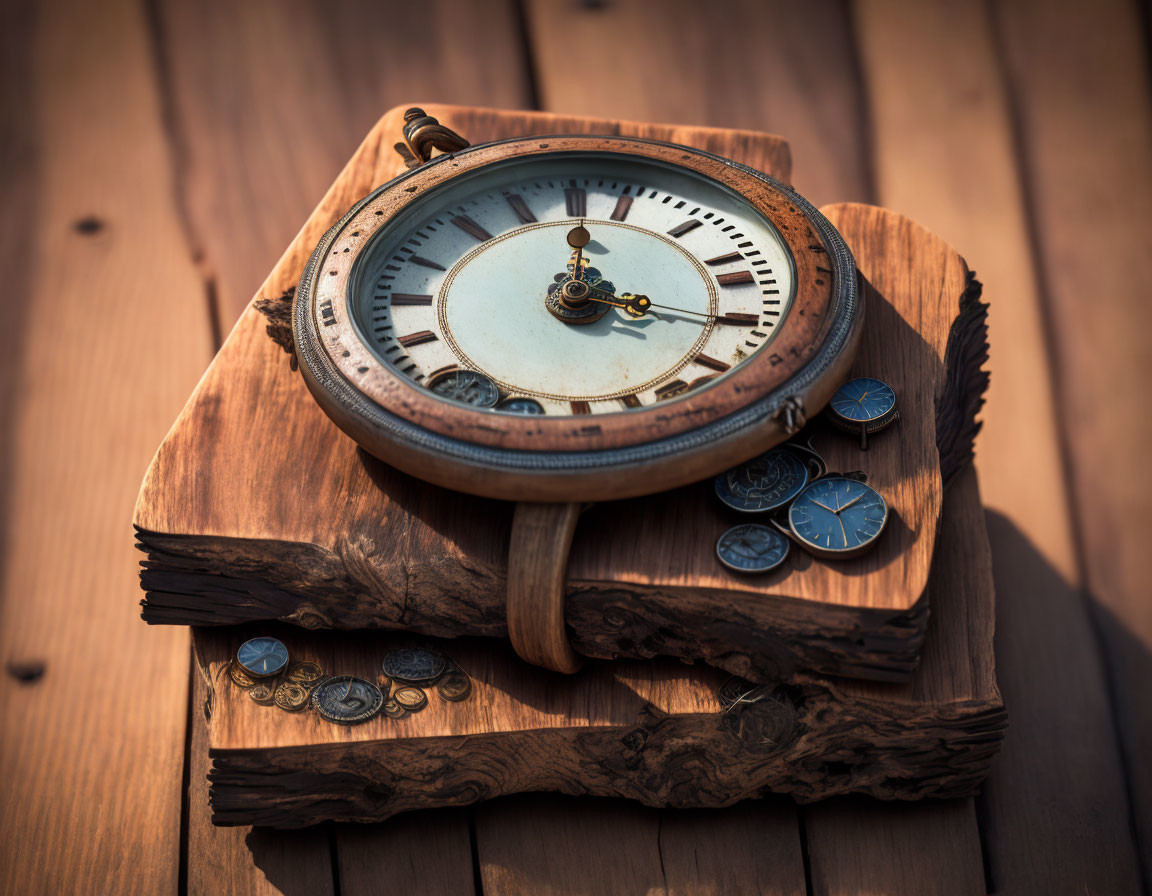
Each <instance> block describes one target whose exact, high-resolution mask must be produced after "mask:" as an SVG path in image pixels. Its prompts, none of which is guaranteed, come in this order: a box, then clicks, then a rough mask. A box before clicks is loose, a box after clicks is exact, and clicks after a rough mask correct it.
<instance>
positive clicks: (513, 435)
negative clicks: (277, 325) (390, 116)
mask: <svg viewBox="0 0 1152 896" xmlns="http://www.w3.org/2000/svg"><path fill="white" fill-rule="evenodd" d="M406 120H407V122H408V124H407V125H406V127H405V129H404V134H405V140H406V145H405V146H404V149H405V152H406V153H407V154H409V155H411V156H413V159H412V162H413V164H414V167H412V169H411V170H409V171H408V172H407V173H405V174H402V175H401V176H399V177H397V178H396V179H394V180H392V181H390V182H389V183H386V184H384V185H383V186H382V187H380V188H378V189H377V190H375V191H374V192H373V193H371V194H370V195H368V196H367V197H365V198H364V199H362V200H361V201H360V202H358V203H357V204H356V205H355V206H354V207H353V208H352V209H351V210H350V211H349V212H348V213H347V214H346V215H345V216H344V217H343V218H342V219H341V220H340V221H339V222H338V223H337V224H336V225H335V226H334V227H333V228H332V229H331V230H329V231H328V233H327V234H325V236H324V238H323V239H322V240H321V241H320V244H319V245H318V246H317V248H316V250H315V252H314V253H313V255H312V257H311V259H310V261H309V263H308V266H307V269H306V270H305V273H304V275H303V277H302V279H301V281H300V286H299V289H298V290H297V294H296V298H295V304H294V312H293V328H294V339H295V343H296V349H297V356H298V358H299V361H300V369H301V371H302V372H303V375H304V377H305V379H306V381H307V383H308V386H309V388H310V389H311V391H312V393H313V395H314V396H315V398H316V400H317V401H318V402H319V404H320V405H321V407H322V408H323V409H324V410H325V412H326V413H327V414H328V415H329V416H330V417H331V418H332V419H333V421H335V423H336V424H337V425H338V426H339V427H340V428H341V429H343V430H344V431H345V432H346V433H348V434H349V435H350V436H351V437H352V438H353V439H355V440H356V441H357V442H358V443H359V444H360V445H361V446H362V447H363V448H364V449H365V450H366V451H368V452H369V453H370V454H372V455H375V456H376V457H379V458H381V459H382V460H384V461H386V462H388V463H389V464H392V465H393V466H396V467H398V468H400V469H402V470H405V471H406V472H409V473H411V474H413V475H416V476H418V477H421V478H423V479H426V480H429V481H431V482H435V483H437V484H439V485H443V486H446V487H448V488H451V489H455V490H459V491H465V492H471V493H474V494H479V495H485V496H489V497H496V498H505V499H511V500H518V501H564V502H568V501H596V500H604V499H611V498H622V497H628V496H632V495H638V494H646V493H651V492H655V491H661V490H664V489H668V488H672V487H675V486H678V485H682V484H685V483H688V482H692V481H696V480H699V479H703V478H706V477H707V476H710V475H714V474H716V473H717V472H719V471H720V470H723V469H726V468H728V467H731V466H733V465H734V464H736V463H739V462H742V461H744V460H747V459H748V458H750V457H753V456H755V455H757V454H760V453H761V452H763V451H765V450H766V449H767V448H769V447H771V446H772V445H774V444H776V443H778V442H780V441H782V440H783V439H785V438H787V437H788V436H789V435H790V434H791V433H792V432H794V431H795V430H796V429H798V428H799V426H800V425H801V424H802V423H803V421H804V419H805V418H806V417H808V416H812V415H814V414H815V413H817V412H818V411H819V410H820V409H821V408H823V407H824V405H825V404H826V402H827V401H828V399H829V397H830V396H831V395H832V393H833V392H834V391H835V389H836V387H837V386H838V385H839V384H840V383H841V382H842V381H843V379H844V376H845V374H846V372H847V369H848V366H849V364H850V363H851V361H852V358H853V355H854V353H855V349H856V343H857V337H858V335H859V330H860V323H861V318H862V308H861V296H860V291H859V289H858V284H857V272H856V267H855V263H854V261H853V259H852V255H851V253H850V252H849V250H848V247H847V246H846V245H845V243H844V240H843V239H842V238H841V237H840V235H839V234H838V233H837V232H836V230H835V229H834V228H833V227H832V225H831V224H829V222H828V221H827V220H826V219H825V218H824V217H823V215H821V214H820V213H819V212H818V211H817V210H816V209H815V208H814V207H813V206H812V205H811V204H809V203H808V202H807V201H806V200H804V199H803V198H802V197H801V196H799V195H798V194H797V193H796V192H794V191H793V190H792V189H791V188H790V187H788V186H785V185H784V184H781V183H779V182H778V181H776V180H774V179H773V178H771V177H769V176H768V175H766V174H762V173H760V172H757V171H754V170H752V169H751V168H748V167H746V166H744V165H740V164H738V163H736V162H733V161H731V160H727V159H723V158H720V157H718V156H715V155H712V154H710V153H707V152H703V151H701V150H697V149H693V148H690V147H687V146H679V145H675V144H670V143H663V142H658V141H652V140H642V139H635V138H625V137H616V136H587V135H559V136H550V137H525V138H521V139H513V140H505V141H502V142H498V143H490V144H486V145H480V146H472V147H468V145H467V143H466V142H465V141H464V140H463V139H462V138H460V137H459V136H458V135H455V134H454V133H453V132H451V131H449V130H448V129H446V128H444V127H443V126H441V125H439V124H438V123H437V122H436V121H435V119H431V118H429V117H427V116H425V115H424V114H423V113H422V112H421V111H420V110H418V109H413V110H410V111H409V113H408V115H407V116H406ZM433 146H435V147H437V148H440V149H449V150H453V151H451V152H448V153H446V154H444V155H440V156H438V157H436V158H434V159H430V158H429V156H430V155H431V152H432V147H433ZM421 161H423V164H421Z"/></svg>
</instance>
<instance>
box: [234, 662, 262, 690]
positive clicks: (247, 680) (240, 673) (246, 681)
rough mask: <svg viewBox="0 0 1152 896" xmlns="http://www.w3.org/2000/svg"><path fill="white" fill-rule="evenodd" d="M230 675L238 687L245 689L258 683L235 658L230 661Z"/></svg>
mask: <svg viewBox="0 0 1152 896" xmlns="http://www.w3.org/2000/svg"><path fill="white" fill-rule="evenodd" d="M228 677H229V678H231V679H232V683H233V684H235V685H236V687H238V688H244V689H245V690H247V689H248V688H250V687H252V685H254V684H256V679H254V678H252V677H251V676H249V675H248V673H247V672H245V671H244V670H243V669H241V668H240V664H239V663H237V662H236V661H235V660H233V661H231V662H229V663H228Z"/></svg>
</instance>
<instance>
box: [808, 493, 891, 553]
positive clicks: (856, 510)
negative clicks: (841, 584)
mask: <svg viewBox="0 0 1152 896" xmlns="http://www.w3.org/2000/svg"><path fill="white" fill-rule="evenodd" d="M887 522H888V504H887V502H886V501H885V500H884V498H883V496H882V495H881V494H880V493H879V492H878V491H876V489H874V488H872V487H871V486H869V485H865V484H864V483H863V482H861V481H860V480H859V479H857V478H855V477H853V476H838V475H835V474H833V475H830V476H826V477H824V478H823V479H817V480H816V481H815V482H812V483H810V484H809V485H808V486H806V487H805V488H804V490H803V491H802V492H800V494H799V495H797V496H796V499H795V500H794V501H793V502H792V506H791V507H789V508H788V529H789V532H790V534H791V535H792V537H793V538H795V539H796V541H797V542H799V543H800V546H801V547H802V548H804V549H805V550H806V551H808V552H809V553H812V554H815V555H816V556H818V557H826V558H828V559H835V560H844V559H848V558H849V557H856V556H858V555H860V554H862V553H864V552H865V551H866V550H868V549H869V548H871V547H872V546H873V545H874V544H875V543H876V540H877V539H878V538H879V537H880V533H881V532H883V531H884V526H885V524H886V523H887Z"/></svg>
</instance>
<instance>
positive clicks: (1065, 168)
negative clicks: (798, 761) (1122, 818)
mask: <svg viewBox="0 0 1152 896" xmlns="http://www.w3.org/2000/svg"><path fill="white" fill-rule="evenodd" d="M996 10H997V33H998V35H999V42H1000V45H1001V46H1002V48H1003V51H1004V59H1005V64H1006V68H1007V75H1008V85H1009V92H1010V95H1011V97H1012V101H1013V107H1014V110H1015V114H1016V117H1017V126H1018V130H1019V133H1020V147H1021V151H1022V159H1023V163H1024V164H1023V170H1024V177H1025V183H1026V185H1027V195H1028V198H1029V201H1030V206H1031V212H1032V217H1033V221H1034V232H1035V235H1036V246H1037V250H1038V251H1037V261H1038V264H1039V267H1040V270H1041V277H1042V284H1043V294H1044V298H1045V306H1044V310H1045V319H1046V321H1047V322H1048V325H1049V333H1050V335H1051V337H1052V349H1053V351H1052V369H1053V372H1054V379H1055V385H1056V389H1057V394H1058V395H1059V398H1060V400H1059V407H1060V422H1061V424H1062V426H1061V432H1062V435H1063V437H1064V444H1065V446H1066V450H1067V460H1068V472H1069V474H1070V479H1071V481H1070V485H1071V487H1072V498H1073V501H1072V509H1073V516H1074V517H1075V519H1076V521H1077V547H1078V549H1079V558H1080V563H1081V564H1082V567H1083V568H1082V575H1083V585H1084V587H1085V588H1086V589H1087V592H1088V597H1089V600H1090V602H1091V604H1092V607H1093V609H1094V611H1095V620H1096V627H1097V633H1098V635H1099V637H1100V638H1101V641H1102V646H1103V651H1102V652H1103V656H1104V658H1105V661H1106V663H1107V668H1108V671H1109V678H1110V682H1111V688H1112V693H1113V694H1114V696H1115V705H1114V712H1115V714H1116V717H1117V720H1118V724H1119V730H1120V735H1121V746H1122V748H1123V750H1124V754H1125V755H1126V757H1127V763H1126V767H1127V772H1128V784H1129V789H1130V792H1131V798H1132V807H1133V817H1134V820H1135V823H1136V831H1137V835H1138V838H1139V845H1140V850H1141V852H1142V854H1143V855H1144V856H1145V866H1144V872H1145V881H1144V885H1145V888H1146V889H1150V888H1152V768H1150V767H1149V765H1148V761H1147V758H1148V756H1150V755H1152V701H1150V700H1149V699H1148V682H1149V681H1152V600H1150V599H1149V585H1148V583H1149V579H1150V577H1152V559H1150V558H1152V554H1150V553H1149V550H1148V544H1149V541H1150V540H1152V516H1150V515H1149V508H1150V507H1152V477H1150V476H1149V475H1148V474H1147V472H1146V470H1147V457H1146V449H1147V446H1148V445H1149V443H1150V442H1152V414H1150V413H1149V412H1148V394H1147V392H1148V388H1147V380H1148V376H1149V375H1150V374H1152V350H1150V349H1149V346H1150V344H1152V343H1150V342H1149V338H1148V334H1149V332H1150V331H1152V304H1150V303H1149V302H1148V278H1147V265H1148V259H1149V257H1152V201H1150V200H1149V197H1152V92H1150V88H1149V78H1148V66H1149V57H1148V52H1147V51H1148V44H1147V34H1146V32H1144V31H1143V27H1144V26H1145V25H1146V24H1147V19H1146V18H1145V17H1144V16H1142V15H1141V10H1140V9H1139V8H1138V5H1137V4H1134V3H1130V2H1126V0H1108V2H1099V3H1092V4H1084V3H1073V2H1061V3H1055V4H1049V3H1037V2H1031V0H1023V2H1018V3H1011V4H1006V5H1004V6H1003V7H996ZM1143 12H1144V13H1145V15H1146V13H1147V9H1145V10H1144V11H1143Z"/></svg>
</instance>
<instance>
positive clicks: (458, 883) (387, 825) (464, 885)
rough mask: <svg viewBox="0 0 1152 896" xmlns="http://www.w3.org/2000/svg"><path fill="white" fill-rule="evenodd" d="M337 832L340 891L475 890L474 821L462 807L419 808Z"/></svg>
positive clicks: (437, 895)
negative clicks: (473, 863)
mask: <svg viewBox="0 0 1152 896" xmlns="http://www.w3.org/2000/svg"><path fill="white" fill-rule="evenodd" d="M333 836H334V837H335V838H336V844H337V856H338V862H339V870H340V896H372V894H378V893H419V894H421V896H465V894H468V893H472V892H474V872H473V867H472V842H471V838H470V835H469V821H468V815H467V813H466V812H464V811H462V810H443V811H435V812H414V813H412V814H411V815H407V816H405V817H403V818H398V819H394V820H392V821H386V822H384V823H383V824H373V825H336V826H334V828H333ZM477 896H481V894H477Z"/></svg>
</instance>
